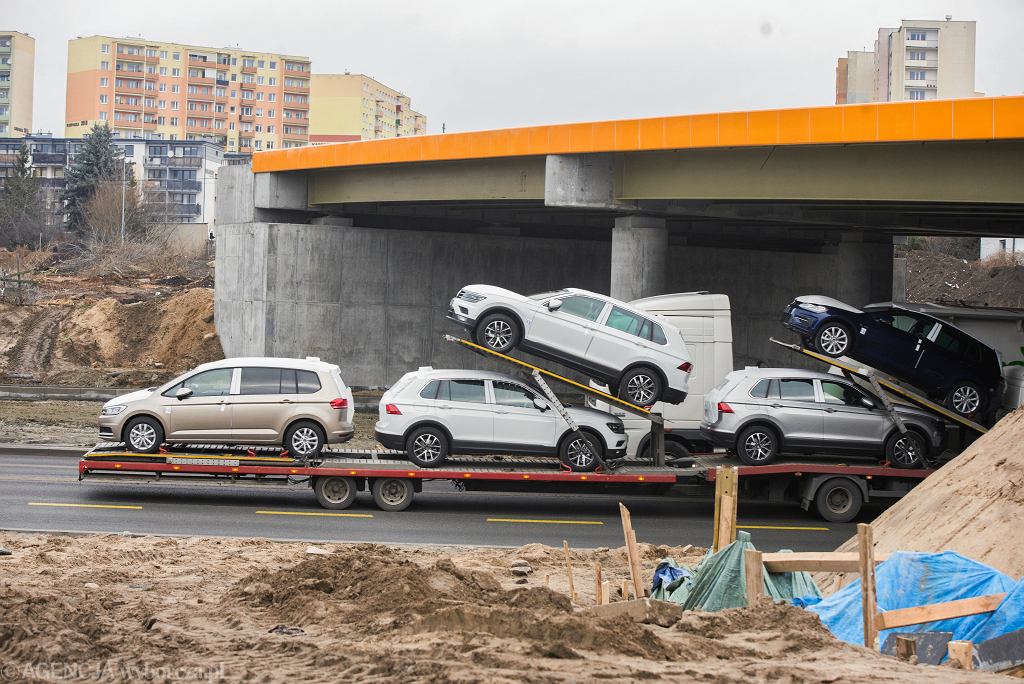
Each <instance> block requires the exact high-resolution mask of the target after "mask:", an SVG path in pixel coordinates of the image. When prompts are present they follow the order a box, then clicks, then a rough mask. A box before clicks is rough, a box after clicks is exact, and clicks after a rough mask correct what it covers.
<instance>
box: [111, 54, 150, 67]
mask: <svg viewBox="0 0 1024 684" xmlns="http://www.w3.org/2000/svg"><path fill="white" fill-rule="evenodd" d="M115 59H116V60H117V61H118V62H131V63H132V64H136V63H139V64H141V63H143V62H145V61H146V57H145V55H129V54H128V53H127V52H118V53H117V57H115Z"/></svg>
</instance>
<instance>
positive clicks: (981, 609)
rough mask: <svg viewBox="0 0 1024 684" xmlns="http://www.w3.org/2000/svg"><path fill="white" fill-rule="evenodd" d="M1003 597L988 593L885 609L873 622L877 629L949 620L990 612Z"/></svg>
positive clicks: (1004, 596)
mask: <svg viewBox="0 0 1024 684" xmlns="http://www.w3.org/2000/svg"><path fill="white" fill-rule="evenodd" d="M1004 598H1006V594H988V595H987V596H975V597H973V598H966V599H960V600H958V601H946V602H944V603H932V604H930V605H927V606H915V607H913V608H900V609H897V610H887V611H885V612H884V613H879V614H878V616H877V618H876V620H875V623H876V625H877V626H878V629H879V630H882V629H895V628H896V627H907V626H909V625H923V624H924V623H926V622H935V621H936V620H951V619H953V618H958V617H966V616H968V615H978V614H979V613H991V612H992V611H993V610H995V609H996V608H998V607H999V604H1000V603H1002V602H1003V599H1004Z"/></svg>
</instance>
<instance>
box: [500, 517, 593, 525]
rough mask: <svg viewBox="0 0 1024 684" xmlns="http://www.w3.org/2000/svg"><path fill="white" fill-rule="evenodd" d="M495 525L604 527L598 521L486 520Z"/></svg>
mask: <svg viewBox="0 0 1024 684" xmlns="http://www.w3.org/2000/svg"><path fill="white" fill-rule="evenodd" d="M487 522H495V523H537V524H541V525H604V523H603V522H600V521H598V520H540V519H530V518H487Z"/></svg>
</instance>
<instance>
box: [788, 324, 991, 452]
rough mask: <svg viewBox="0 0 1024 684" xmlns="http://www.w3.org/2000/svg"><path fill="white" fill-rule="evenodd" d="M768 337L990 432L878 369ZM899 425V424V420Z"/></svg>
mask: <svg viewBox="0 0 1024 684" xmlns="http://www.w3.org/2000/svg"><path fill="white" fill-rule="evenodd" d="M768 339H769V340H771V341H772V342H774V343H775V344H777V345H779V346H780V347H785V348H786V349H791V350H792V351H795V352H798V353H800V354H803V355H804V356H808V357H810V358H812V359H815V360H817V361H821V362H822V363H827V364H828V365H830V366H832V367H833V368H838V369H839V370H841V371H843V372H844V373H849V374H852V375H856V376H857V377H859V378H863V379H864V380H866V381H868V382H869V383H871V385H872V386H873V387H876V386H877V387H880V388H881V389H884V390H885V391H886V392H889V393H890V394H894V395H896V396H898V397H899V398H901V399H904V400H906V401H909V402H910V403H912V404H914V405H915V406H918V407H920V408H923V409H925V410H927V411H931V412H932V413H935V414H937V415H939V416H941V417H942V418H943V419H944V420H947V421H949V422H951V423H956V424H957V425H960V426H962V427H965V428H968V429H969V430H973V431H974V432H977V433H978V434H980V435H983V434H985V433H986V432H988V428H986V427H985V426H983V425H980V424H978V423H975V422H974V421H973V420H970V419H968V418H964V417H963V416H961V415H960V414H959V413H956V412H955V411H950V410H949V409H948V408H946V407H945V406H942V405H941V404H936V403H935V402H934V401H932V400H931V399H929V398H928V397H926V396H924V395H923V394H919V393H917V392H915V391H913V390H910V389H907V388H906V387H904V386H903V385H900V384H898V383H897V382H896V381H895V380H893V379H891V378H888V377H886V376H885V375H883V374H881V373H879V372H878V371H876V370H874V369H872V368H865V367H864V366H854V365H852V364H849V363H846V362H845V361H840V360H839V359H834V358H832V357H831V356H825V355H824V354H819V353H818V352H816V351H811V350H810V349H805V348H804V347H801V346H800V345H798V344H789V343H788V342H782V341H780V340H777V339H775V338H774V337H770V338H768ZM881 399H882V400H883V401H885V397H884V396H882V397H881ZM890 413H892V411H890ZM897 425H899V423H898V422H897Z"/></svg>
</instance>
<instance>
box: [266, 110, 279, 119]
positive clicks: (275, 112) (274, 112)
mask: <svg viewBox="0 0 1024 684" xmlns="http://www.w3.org/2000/svg"><path fill="white" fill-rule="evenodd" d="M267 116H269V117H270V118H271V119H273V118H274V117H275V116H277V110H276V109H268V110H267Z"/></svg>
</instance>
